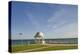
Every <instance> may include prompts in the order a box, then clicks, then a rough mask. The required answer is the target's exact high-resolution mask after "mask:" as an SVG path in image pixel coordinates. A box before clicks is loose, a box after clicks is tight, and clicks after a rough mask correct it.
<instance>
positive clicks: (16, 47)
mask: <svg viewBox="0 0 80 54" xmlns="http://www.w3.org/2000/svg"><path fill="white" fill-rule="evenodd" d="M65 45H66V44H65ZM42 47H47V48H42ZM36 48H42V49H38V50H32V51H50V50H65V49H77V48H78V46H77V45H76V46H75V45H73V46H54V45H40V44H39V45H38V44H31V45H12V52H18V51H24V50H30V49H36ZM29 52H31V51H29Z"/></svg>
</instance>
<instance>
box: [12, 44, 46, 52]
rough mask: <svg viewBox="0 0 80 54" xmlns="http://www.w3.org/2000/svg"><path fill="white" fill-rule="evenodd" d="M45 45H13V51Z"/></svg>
mask: <svg viewBox="0 0 80 54" xmlns="http://www.w3.org/2000/svg"><path fill="white" fill-rule="evenodd" d="M44 46H45V45H13V46H12V52H18V51H23V50H29V49H34V48H38V47H39V48H40V47H44Z"/></svg>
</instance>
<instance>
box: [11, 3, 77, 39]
mask: <svg viewBox="0 0 80 54" xmlns="http://www.w3.org/2000/svg"><path fill="white" fill-rule="evenodd" d="M77 12H78V10H77V5H64V4H46V3H45V4H43V3H42V4H41V3H29V2H12V16H11V21H12V22H11V26H12V27H11V28H12V30H11V33H12V39H32V38H34V35H35V33H36V32H43V33H44V36H45V38H75V37H77V33H78V28H77V27H78V16H77V15H78V13H77ZM19 33H23V35H22V36H20V35H19Z"/></svg>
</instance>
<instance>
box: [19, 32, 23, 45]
mask: <svg viewBox="0 0 80 54" xmlns="http://www.w3.org/2000/svg"><path fill="white" fill-rule="evenodd" d="M19 35H20V36H22V35H23V33H19ZM21 44H22V45H23V40H21Z"/></svg>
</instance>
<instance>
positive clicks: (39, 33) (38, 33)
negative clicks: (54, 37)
mask: <svg viewBox="0 0 80 54" xmlns="http://www.w3.org/2000/svg"><path fill="white" fill-rule="evenodd" d="M43 36H44V35H43V33H42V32H37V33H36V35H35V36H34V37H43Z"/></svg>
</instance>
